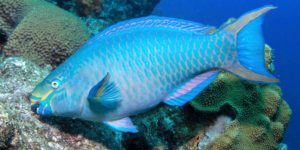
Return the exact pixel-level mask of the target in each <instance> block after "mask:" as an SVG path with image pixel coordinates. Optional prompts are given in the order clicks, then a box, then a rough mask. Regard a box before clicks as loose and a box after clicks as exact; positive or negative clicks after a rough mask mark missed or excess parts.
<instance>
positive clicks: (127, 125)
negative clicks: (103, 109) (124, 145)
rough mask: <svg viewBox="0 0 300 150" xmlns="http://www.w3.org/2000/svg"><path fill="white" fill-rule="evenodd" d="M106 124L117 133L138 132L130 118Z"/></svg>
mask: <svg viewBox="0 0 300 150" xmlns="http://www.w3.org/2000/svg"><path fill="white" fill-rule="evenodd" d="M104 123H105V124H106V125H108V126H110V127H111V128H113V129H114V130H117V131H121V132H130V133H137V132H138V130H137V127H136V126H135V125H134V124H133V123H132V121H131V119H130V118H129V117H126V118H123V119H120V120H114V121H106V122H104Z"/></svg>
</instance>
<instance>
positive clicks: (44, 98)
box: [41, 89, 54, 101]
mask: <svg viewBox="0 0 300 150" xmlns="http://www.w3.org/2000/svg"><path fill="white" fill-rule="evenodd" d="M53 91H54V90H53V89H51V90H50V91H48V92H47V93H46V94H45V95H44V96H43V97H42V98H41V100H42V101H44V100H46V99H47V97H48V96H49V95H50V94H51V93H52V92H53Z"/></svg>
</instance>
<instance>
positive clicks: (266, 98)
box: [190, 46, 291, 150]
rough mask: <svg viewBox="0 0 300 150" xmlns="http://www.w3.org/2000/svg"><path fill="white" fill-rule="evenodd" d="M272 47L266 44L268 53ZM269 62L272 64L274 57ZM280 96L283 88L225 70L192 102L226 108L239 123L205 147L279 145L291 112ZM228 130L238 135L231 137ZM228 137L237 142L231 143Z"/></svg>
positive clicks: (215, 109)
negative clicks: (250, 80) (244, 79)
mask: <svg viewBox="0 0 300 150" xmlns="http://www.w3.org/2000/svg"><path fill="white" fill-rule="evenodd" d="M270 50H271V48H270V47H269V46H266V51H268V53H270ZM270 55H271V54H270ZM270 55H266V60H267V59H271V58H270ZM266 62H268V63H269V64H268V66H271V65H270V63H272V61H270V60H267V61H266ZM269 69H270V70H271V69H273V68H269ZM272 71H274V70H272ZM281 96H282V93H281V89H280V88H279V87H278V86H276V85H264V84H253V83H250V82H248V81H243V80H241V79H239V78H238V77H236V76H234V75H232V74H230V73H227V72H223V73H222V74H221V75H220V76H219V77H218V78H217V79H216V80H215V81H214V83H213V84H211V85H210V86H209V87H208V88H207V89H206V90H205V91H204V92H203V93H201V94H200V95H199V96H198V97H197V98H196V99H195V100H194V101H192V102H190V104H191V105H192V106H193V107H195V108H196V109H197V110H200V111H204V112H207V111H208V112H219V111H224V112H226V113H227V114H228V115H229V116H232V117H233V118H235V121H236V122H237V124H238V125H237V126H236V129H234V130H233V131H231V130H228V129H227V131H225V132H224V134H222V135H221V136H220V137H219V138H217V139H216V140H215V141H212V142H211V143H210V144H209V145H207V146H206V147H205V148H206V149H267V150H268V149H270V150H272V149H276V148H277V146H278V142H280V141H281V140H282V137H283V134H284V132H285V129H286V128H287V125H288V121H289V119H290V116H291V110H290V108H289V106H288V105H287V103H286V102H285V101H284V100H283V99H282V98H281ZM228 133H230V134H233V135H237V136H232V138H231V139H228V137H230V136H228V135H227V134H228ZM201 140H203V139H202V138H200V139H199V141H201ZM226 141H234V142H233V143H229V146H228V144H225V143H226ZM200 143H201V142H200ZM217 143H219V144H217ZM220 143H222V144H221V145H220ZM205 148H204V149H205Z"/></svg>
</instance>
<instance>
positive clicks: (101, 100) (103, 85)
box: [88, 73, 121, 109]
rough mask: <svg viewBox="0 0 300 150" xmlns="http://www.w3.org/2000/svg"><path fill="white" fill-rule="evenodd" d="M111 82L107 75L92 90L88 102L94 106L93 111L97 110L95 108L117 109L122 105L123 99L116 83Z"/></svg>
mask: <svg viewBox="0 0 300 150" xmlns="http://www.w3.org/2000/svg"><path fill="white" fill-rule="evenodd" d="M109 80H110V75H109V73H107V75H106V76H105V77H104V78H103V79H102V80H101V81H100V82H99V83H97V84H96V85H95V86H94V87H93V88H92V89H91V90H90V92H89V95H88V101H89V103H90V104H91V105H92V106H93V107H92V108H93V109H97V107H95V106H104V107H106V108H115V107H116V106H118V104H119V103H120V101H121V97H120V92H119V89H118V88H117V87H116V85H115V83H113V82H111V81H109Z"/></svg>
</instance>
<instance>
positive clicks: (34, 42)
mask: <svg viewBox="0 0 300 150" xmlns="http://www.w3.org/2000/svg"><path fill="white" fill-rule="evenodd" d="M6 1H7V0H4V1H1V2H0V5H1V6H3V7H0V8H1V9H2V8H5V7H6V5H12V6H11V7H13V8H14V7H17V8H20V9H18V11H17V12H15V11H14V10H12V11H8V12H7V14H6V16H9V15H12V16H14V17H12V18H19V20H17V21H16V24H15V26H16V27H15V28H14V29H13V31H12V32H10V30H3V31H5V32H4V33H5V35H9V36H8V38H7V39H6V41H5V45H4V48H3V50H4V52H5V53H6V55H7V56H23V57H26V58H29V59H30V60H32V61H33V62H35V63H37V64H39V65H45V64H51V65H52V66H53V67H55V66H56V65H58V64H60V63H61V62H62V61H64V60H65V59H66V58H67V57H68V56H70V55H71V54H72V53H73V52H74V51H75V50H77V49H78V48H79V47H80V46H81V45H82V44H83V43H84V42H85V41H86V40H88V39H89V37H90V34H89V32H88V30H87V28H86V27H85V26H84V24H83V23H82V22H81V21H80V20H79V19H78V18H76V17H75V16H73V15H72V14H69V13H68V12H66V11H64V10H62V9H60V8H58V7H56V6H54V5H52V4H49V3H48V2H44V1H42V0H18V2H19V3H14V4H11V3H7V2H6ZM10 2H11V1H10ZM15 5H16V6H15ZM9 10H10V9H9ZM0 20H1V19H0ZM6 20H7V19H6ZM6 23H9V20H7V21H6ZM0 25H1V24H0ZM33 27H34V28H33ZM0 28H1V29H2V26H0ZM12 28H13V27H12ZM4 29H5V26H4ZM24 37H26V38H24ZM0 43H1V42H0Z"/></svg>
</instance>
